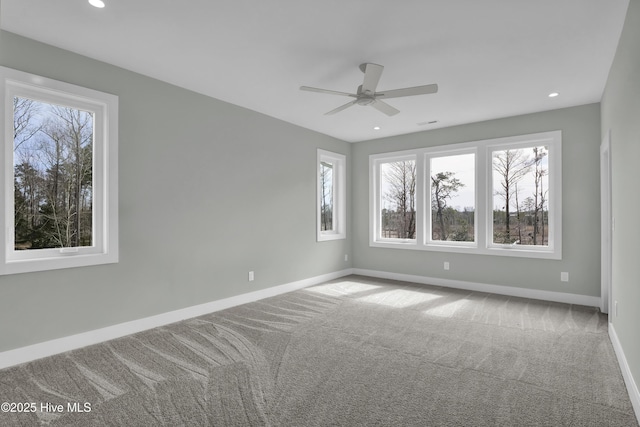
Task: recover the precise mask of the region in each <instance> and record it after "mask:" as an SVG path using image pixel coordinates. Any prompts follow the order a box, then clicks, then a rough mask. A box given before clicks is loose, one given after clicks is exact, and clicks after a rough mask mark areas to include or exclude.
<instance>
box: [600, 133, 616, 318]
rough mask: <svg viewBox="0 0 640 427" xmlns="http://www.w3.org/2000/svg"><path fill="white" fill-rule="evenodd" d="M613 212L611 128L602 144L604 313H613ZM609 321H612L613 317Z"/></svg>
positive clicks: (602, 284) (601, 288)
mask: <svg viewBox="0 0 640 427" xmlns="http://www.w3.org/2000/svg"><path fill="white" fill-rule="evenodd" d="M611 212H612V211H611V130H609V131H607V133H605V136H604V138H603V139H602V144H600V245H601V248H600V298H601V299H602V302H601V304H600V311H602V312H603V313H611V301H613V296H612V292H613V289H612V286H611V284H612V280H611V248H612V246H613V242H612V239H613V229H612V227H611V224H612V221H611V218H612V216H611V215H612V213H611ZM609 321H610V322H611V321H612V317H610V318H609Z"/></svg>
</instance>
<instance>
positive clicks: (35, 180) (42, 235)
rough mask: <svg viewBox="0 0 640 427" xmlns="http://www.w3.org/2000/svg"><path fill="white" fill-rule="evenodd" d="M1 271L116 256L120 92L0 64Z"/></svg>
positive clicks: (87, 262) (112, 259)
mask: <svg viewBox="0 0 640 427" xmlns="http://www.w3.org/2000/svg"><path fill="white" fill-rule="evenodd" d="M0 78H2V99H3V100H4V103H3V104H2V107H1V110H0V111H1V113H2V116H3V120H2V123H3V126H4V132H3V135H4V143H5V146H4V149H3V150H1V152H2V164H3V165H4V167H5V173H4V174H3V175H2V176H3V179H4V185H3V186H2V188H3V191H4V195H5V196H4V202H5V203H4V209H2V210H0V211H1V212H2V218H1V222H2V223H3V224H4V227H2V230H0V234H1V235H2V236H3V239H4V243H5V244H4V245H2V256H1V258H2V261H3V263H2V265H1V266H0V274H11V273H22V272H28V271H39V270H49V269H57V268H67V267H80V266H85V265H94V264H104V263H111V262H117V260H118V218H117V207H118V200H117V194H118V193H117V190H118V188H117V182H118V181H117V170H118V169H117V146H118V145H117V143H118V130H117V129H118V128H117V123H118V99H117V97H116V96H113V95H109V94H105V93H102V92H98V91H94V90H91V89H87V88H82V87H79V86H75V85H71V84H68V83H62V82H58V81H55V80H50V79H46V78H43V77H38V76H34V75H31V74H28V73H23V72H20V71H16V70H11V69H8V68H3V67H0Z"/></svg>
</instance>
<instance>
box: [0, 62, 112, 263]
mask: <svg viewBox="0 0 640 427" xmlns="http://www.w3.org/2000/svg"><path fill="white" fill-rule="evenodd" d="M15 96H18V97H24V98H30V99H34V100H38V101H42V102H46V103H50V104H57V105H64V106H67V107H71V108H75V109H81V110H86V111H90V112H92V113H93V114H94V119H93V120H94V121H93V123H94V134H93V137H94V140H93V150H94V154H93V182H92V189H93V190H92V191H93V198H92V203H93V218H92V225H93V233H92V237H93V240H94V241H93V246H86V247H77V248H70V249H65V250H61V249H60V248H52V249H36V250H27V251H16V250H15V248H14V234H13V233H14V226H15V225H14V200H13V197H14V168H13V167H12V166H11V165H12V164H13V156H14V148H13V113H12V111H13V99H14V97H15ZM0 128H4V129H3V130H2V131H0V135H2V136H3V144H4V146H2V147H0V165H2V167H4V168H5V171H4V173H3V174H0V178H2V179H0V200H4V206H3V207H2V209H0V275H2V274H16V273H26V272H31V271H43V270H54V269H59V268H70V267H84V266H90V265H98V264H110V263H117V262H118V259H119V255H118V235H119V233H118V97H117V96H116V95H112V94H108V93H104V92H100V91H97V90H93V89H89V88H85V87H81V86H77V85H74V84H70V83H65V82H61V81H57V80H52V79H48V78H45V77H41V76H37V75H34V74H30V73H25V72H22V71H19V70H14V69H11V68H6V67H0Z"/></svg>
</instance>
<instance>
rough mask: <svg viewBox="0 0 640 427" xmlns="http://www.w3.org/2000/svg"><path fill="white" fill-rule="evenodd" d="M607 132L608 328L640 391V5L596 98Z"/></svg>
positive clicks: (633, 5)
mask: <svg viewBox="0 0 640 427" xmlns="http://www.w3.org/2000/svg"><path fill="white" fill-rule="evenodd" d="M609 130H611V159H612V168H611V169H612V181H613V182H612V187H613V194H612V199H613V217H614V218H615V230H614V232H613V239H612V242H613V245H612V246H613V248H612V249H613V254H612V255H613V268H612V270H613V295H612V296H613V300H616V301H618V304H619V305H618V310H619V314H618V316H617V317H615V316H614V317H613V325H614V328H615V330H616V333H617V335H618V338H619V339H620V343H621V344H622V348H623V350H624V353H625V356H626V359H627V362H628V363H629V368H630V369H631V373H632V375H633V377H634V379H635V382H636V384H638V385H640V332H639V331H640V329H639V327H640V262H638V255H639V254H640V227H639V226H638V212H640V192H639V190H638V183H639V182H640V1H638V0H631V2H630V3H629V9H628V11H627V18H626V21H625V24H624V29H623V31H622V35H621V37H620V43H619V45H618V50H617V52H616V56H615V59H614V62H613V66H612V67H611V71H610V72H609V79H608V81H607V86H606V88H605V92H604V95H603V98H602V136H603V137H604V135H605V134H606V132H608V131H609Z"/></svg>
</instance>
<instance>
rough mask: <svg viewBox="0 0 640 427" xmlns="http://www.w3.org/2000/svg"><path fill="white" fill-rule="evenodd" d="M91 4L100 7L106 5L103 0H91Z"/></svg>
mask: <svg viewBox="0 0 640 427" xmlns="http://www.w3.org/2000/svg"><path fill="white" fill-rule="evenodd" d="M89 4H90V5H91V6H93V7H99V8H100V9H102V8H103V7H104V2H103V1H102V0H89Z"/></svg>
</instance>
